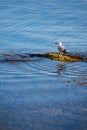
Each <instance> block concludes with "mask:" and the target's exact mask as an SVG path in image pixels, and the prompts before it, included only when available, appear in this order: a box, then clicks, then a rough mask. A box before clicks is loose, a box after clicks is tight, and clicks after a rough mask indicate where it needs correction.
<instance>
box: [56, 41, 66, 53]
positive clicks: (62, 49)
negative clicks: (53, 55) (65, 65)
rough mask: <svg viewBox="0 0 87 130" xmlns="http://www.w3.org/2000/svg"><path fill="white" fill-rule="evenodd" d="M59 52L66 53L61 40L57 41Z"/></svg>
mask: <svg viewBox="0 0 87 130" xmlns="http://www.w3.org/2000/svg"><path fill="white" fill-rule="evenodd" d="M56 44H58V50H59V52H63V53H67V51H66V48H65V47H64V46H63V45H62V42H57V43H56Z"/></svg>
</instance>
